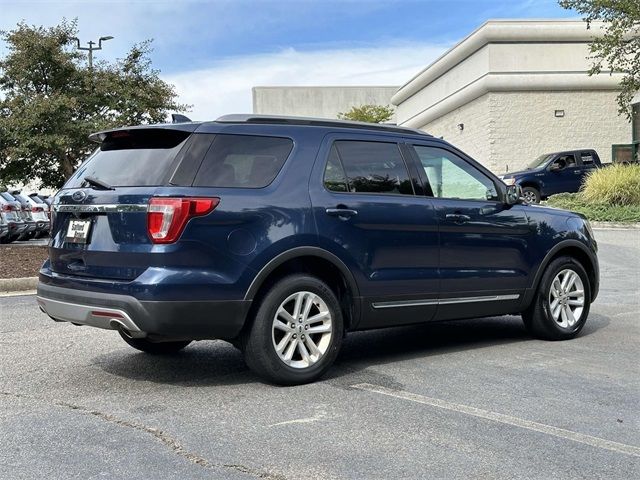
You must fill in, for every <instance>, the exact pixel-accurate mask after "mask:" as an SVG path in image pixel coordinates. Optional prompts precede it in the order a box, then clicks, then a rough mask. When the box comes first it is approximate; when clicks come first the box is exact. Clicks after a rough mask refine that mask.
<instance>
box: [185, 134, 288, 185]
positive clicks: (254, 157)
mask: <svg viewBox="0 0 640 480" xmlns="http://www.w3.org/2000/svg"><path fill="white" fill-rule="evenodd" d="M292 148H293V142H292V141H291V140H290V139H288V138H280V137H259V136H253V135H216V136H215V137H214V140H213V143H212V145H211V147H210V148H209V151H208V152H207V154H206V156H205V158H204V160H203V162H202V165H201V166H200V169H199V170H198V173H197V174H196V179H195V182H194V185H195V186H198V187H239V188H261V187H265V186H267V185H269V184H270V183H271V182H272V181H273V179H274V178H276V175H277V174H278V172H279V171H280V169H281V168H282V165H283V164H284V162H285V160H286V159H287V157H288V156H289V153H290V152H291V149H292Z"/></svg>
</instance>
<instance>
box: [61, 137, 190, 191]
mask: <svg viewBox="0 0 640 480" xmlns="http://www.w3.org/2000/svg"><path fill="white" fill-rule="evenodd" d="M189 135H190V133H189V132H182V131H177V130H167V129H159V128H157V129H140V130H130V131H119V132H114V133H113V134H111V135H110V136H109V137H107V138H106V139H105V140H104V141H103V142H102V143H101V144H100V147H99V148H98V149H97V150H96V151H95V152H93V154H92V155H91V156H90V157H89V158H88V159H87V160H86V161H85V162H84V163H83V164H82V165H80V168H79V169H78V170H77V171H76V172H75V173H74V174H73V175H72V176H71V178H70V179H69V180H68V181H67V184H66V185H65V187H66V188H79V187H84V186H87V185H86V183H85V181H84V178H85V177H94V178H96V179H98V180H101V181H102V182H105V183H107V184H109V185H111V186H113V187H135V186H158V185H162V184H163V181H164V179H165V178H166V176H167V173H168V171H169V168H170V166H171V164H172V162H173V160H174V159H175V157H176V155H177V154H178V152H179V151H180V149H181V148H182V146H183V145H184V143H185V142H186V140H187V138H188V137H189Z"/></svg>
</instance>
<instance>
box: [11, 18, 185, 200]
mask: <svg viewBox="0 0 640 480" xmlns="http://www.w3.org/2000/svg"><path fill="white" fill-rule="evenodd" d="M76 35H77V24H76V21H71V22H67V21H66V20H63V21H62V23H61V24H60V25H57V26H54V27H51V28H44V27H37V26H29V25H27V24H25V23H19V24H18V25H17V27H16V28H15V29H14V30H11V31H3V32H1V33H0V37H1V38H2V39H3V40H4V41H5V43H6V45H7V47H8V53H7V55H6V57H4V58H2V59H0V183H11V182H25V181H29V180H34V179H38V178H39V179H40V180H41V183H42V186H43V187H54V188H59V187H61V186H62V185H63V183H64V182H65V180H66V179H67V178H68V177H69V176H70V175H71V174H72V173H73V172H74V170H75V169H76V168H77V167H78V165H79V164H80V162H81V161H82V160H83V159H84V158H86V156H87V155H88V154H90V153H91V151H92V150H93V149H94V148H95V144H93V143H92V142H90V141H89V140H88V135H89V134H90V133H92V132H96V131H99V130H103V129H108V128H113V127H117V126H125V125H136V124H141V123H158V122H163V121H165V119H166V118H167V115H168V113H169V111H185V110H186V109H187V108H188V106H186V105H180V104H179V103H177V101H176V97H177V96H176V93H175V90H174V88H173V86H172V85H170V84H168V83H166V82H164V81H163V80H161V79H160V77H159V72H158V71H157V70H154V69H152V67H151V60H150V58H149V54H150V52H151V48H150V41H146V42H144V43H142V44H139V45H134V46H133V48H131V50H130V51H129V53H128V54H127V55H126V56H125V57H124V58H122V59H119V60H117V61H116V62H113V63H108V62H106V61H99V62H94V65H93V68H89V66H88V64H87V61H86V57H85V56H84V55H83V54H81V53H80V52H78V51H77V50H75V49H74V48H73V38H74V37H75V36H76Z"/></svg>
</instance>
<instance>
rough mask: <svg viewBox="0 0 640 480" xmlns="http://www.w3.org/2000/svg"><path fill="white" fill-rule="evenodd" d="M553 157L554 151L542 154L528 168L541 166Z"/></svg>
mask: <svg viewBox="0 0 640 480" xmlns="http://www.w3.org/2000/svg"><path fill="white" fill-rule="evenodd" d="M551 157H553V153H545V154H544V155H540V156H539V157H538V158H536V159H535V160H534V161H533V162H531V163H530V164H529V165H527V169H528V170H533V169H534V168H538V167H541V166H542V165H544V164H545V163H547V162H548V161H549V160H551Z"/></svg>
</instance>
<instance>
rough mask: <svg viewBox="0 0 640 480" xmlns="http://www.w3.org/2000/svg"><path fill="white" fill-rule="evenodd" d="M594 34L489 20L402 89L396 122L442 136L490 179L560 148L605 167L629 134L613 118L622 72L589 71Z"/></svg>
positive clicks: (578, 26)
mask: <svg viewBox="0 0 640 480" xmlns="http://www.w3.org/2000/svg"><path fill="white" fill-rule="evenodd" d="M600 28H601V24H592V26H591V29H590V30H587V28H586V24H585V23H584V22H582V21H564V20H535V21H522V20H505V21H502V20H500V21H494V20H492V21H488V22H486V23H485V24H484V25H482V26H481V27H480V28H478V29H477V30H476V31H474V32H473V33H471V34H470V35H469V36H468V37H466V38H465V39H463V40H462V41H461V42H460V43H458V44H457V45H456V46H454V47H453V48H451V49H450V50H449V51H447V52H446V53H445V54H444V55H442V56H441V57H440V58H438V59H437V60H436V61H435V62H433V63H432V64H431V65H429V66H428V67H426V68H425V69H424V70H422V71H421V72H420V73H418V74H417V75H416V76H415V77H413V78H412V79H411V80H409V81H408V82H407V83H406V84H404V85H403V86H402V87H400V89H399V90H398V92H397V93H396V94H395V95H394V96H393V98H392V102H393V103H394V104H395V105H397V111H396V116H397V123H398V124H399V125H404V126H408V127H413V128H419V129H423V130H425V131H427V132H429V133H431V134H433V135H435V136H442V137H444V138H445V139H446V140H447V141H449V142H451V143H453V144H454V145H456V146H458V147H459V148H461V149H462V150H463V151H465V152H466V153H468V154H469V155H471V156H472V157H474V158H476V159H477V160H478V161H480V162H482V163H484V164H485V165H487V166H488V167H489V168H490V169H492V170H493V171H495V172H503V171H505V170H506V169H507V167H508V168H509V170H511V171H513V170H515V169H518V168H521V167H523V166H524V165H526V164H527V163H528V162H529V161H531V160H533V159H534V158H535V157H537V156H539V155H540V154H542V153H545V152H552V151H558V150H564V149H577V148H594V149H596V150H597V151H598V153H599V154H600V156H601V157H602V159H603V160H604V161H611V149H612V145H614V144H629V143H630V142H631V137H632V135H631V125H630V123H629V122H628V121H627V119H626V118H625V117H624V116H619V115H618V112H617V110H618V106H617V103H616V96H617V94H618V93H619V82H620V79H621V74H618V73H613V74H609V73H608V72H607V73H602V74H600V75H596V76H589V75H588V74H587V72H588V70H589V68H590V66H591V63H592V61H591V60H590V59H589V58H588V57H589V46H588V43H589V42H590V41H591V40H592V38H593V36H594V35H599V34H600V33H599V32H600ZM636 140H638V139H636Z"/></svg>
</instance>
